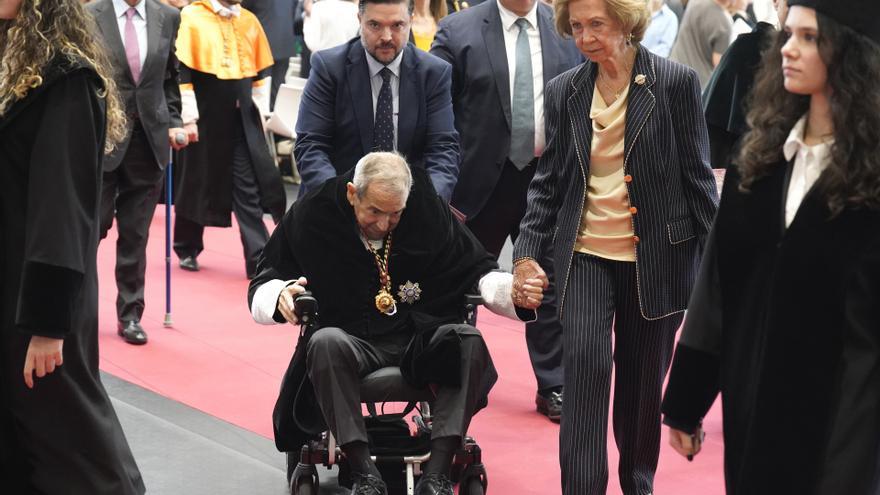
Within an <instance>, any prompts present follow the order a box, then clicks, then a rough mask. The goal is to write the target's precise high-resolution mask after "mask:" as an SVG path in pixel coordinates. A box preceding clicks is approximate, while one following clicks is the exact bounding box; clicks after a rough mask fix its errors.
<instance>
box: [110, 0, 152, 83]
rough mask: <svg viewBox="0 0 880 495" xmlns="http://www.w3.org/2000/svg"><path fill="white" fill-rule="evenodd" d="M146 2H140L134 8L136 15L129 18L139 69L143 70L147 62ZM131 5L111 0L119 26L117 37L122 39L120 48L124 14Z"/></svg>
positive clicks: (123, 32) (118, 0)
mask: <svg viewBox="0 0 880 495" xmlns="http://www.w3.org/2000/svg"><path fill="white" fill-rule="evenodd" d="M146 4H147V2H145V1H144V0H140V2H138V3H137V5H135V6H134V10H136V11H137V15H136V16H134V17H132V18H131V23H132V24H134V31H135V33H136V34H137V40H138V54H139V55H140V58H141V69H142V70H143V68H144V62H145V61H146V60H147V7H146ZM130 7H131V5H129V4H127V3H125V0H113V10H114V11H115V13H116V25H117V26H119V37H120V38H121V39H122V46H123V47H124V46H125V21H126V18H125V13H126V12H127V11H128V9H129V8H130Z"/></svg>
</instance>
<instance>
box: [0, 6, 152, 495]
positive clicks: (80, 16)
mask: <svg viewBox="0 0 880 495" xmlns="http://www.w3.org/2000/svg"><path fill="white" fill-rule="evenodd" d="M93 32H94V31H93V29H92V24H91V21H90V18H89V17H88V16H87V15H86V13H85V12H84V10H83V8H82V6H81V5H80V4H79V2H78V1H77V0H41V1H39V2H38V1H36V0H0V492H3V493H11V494H25V493H26V494H32V493H34V494H36V493H39V494H50V495H51V494H61V493H70V494H77V495H79V494H89V495H95V494H101V495H103V494H106V495H111V494H112V495H120V494H122V495H132V494H142V493H144V485H143V481H142V480H141V475H140V473H139V472H138V469H137V466H136V465H135V462H134V458H133V457H132V455H131V451H130V450H129V448H128V444H127V443H126V440H125V436H124V435H123V433H122V428H121V427H120V425H119V420H118V419H117V417H116V414H115V412H114V411H113V407H112V406H111V404H110V399H109V398H108V397H107V393H106V392H105V390H104V388H103V386H102V385H101V381H100V378H99V375H98V328H97V326H98V322H97V312H98V285H97V283H98V282H97V273H96V270H95V264H96V263H95V261H96V251H97V245H98V209H99V204H100V193H101V159H102V156H103V154H104V152H105V151H106V150H108V149H110V148H112V146H113V145H114V144H115V143H116V142H118V141H119V140H121V138H122V137H123V135H124V132H125V116H124V114H123V112H122V107H121V102H120V100H119V97H118V96H117V94H116V89H115V86H114V85H113V79H112V76H111V75H110V72H109V70H108V69H107V67H109V65H108V64H107V61H106V59H105V56H104V54H103V53H102V51H101V48H100V47H99V45H97V42H96V41H95V40H96V39H97V38H95V37H94V35H93ZM34 375H36V377H35V376H34Z"/></svg>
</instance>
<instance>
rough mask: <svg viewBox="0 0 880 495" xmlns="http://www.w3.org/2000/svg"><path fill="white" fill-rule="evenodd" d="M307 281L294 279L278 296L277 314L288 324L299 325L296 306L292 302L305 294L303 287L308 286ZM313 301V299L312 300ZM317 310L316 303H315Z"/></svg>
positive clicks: (302, 278)
mask: <svg viewBox="0 0 880 495" xmlns="http://www.w3.org/2000/svg"><path fill="white" fill-rule="evenodd" d="M308 283H309V282H308V280H306V278H305V277H300V278H298V279H296V281H295V282H294V283H292V284H290V285H288V286H287V287H285V288H284V289H282V290H281V293H280V294H278V312H279V313H281V316H283V317H284V319H285V320H287V321H288V322H289V323H291V324H293V325H299V324H300V317H299V315H297V312H296V304H295V302H294V300H295V299H296V298H297V297H298V296H299V295H300V294H304V293H305V292H306V289H305V286H306V284H308ZM312 301H314V298H312ZM316 308H317V303H316Z"/></svg>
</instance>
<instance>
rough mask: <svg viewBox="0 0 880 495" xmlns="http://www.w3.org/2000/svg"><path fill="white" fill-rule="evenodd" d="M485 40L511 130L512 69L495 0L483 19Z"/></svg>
mask: <svg viewBox="0 0 880 495" xmlns="http://www.w3.org/2000/svg"><path fill="white" fill-rule="evenodd" d="M483 41H484V42H485V43H486V51H487V52H488V54H489V65H490V66H491V67H492V73H493V74H494V75H495V86H496V87H497V89H498V98H499V99H500V100H501V101H500V102H499V103H501V109H502V110H503V111H504V118H505V120H506V121H507V129H508V130H509V129H510V72H509V70H510V69H509V67H508V65H507V49H506V48H505V47H504V32H503V30H502V26H501V14H499V13H498V5H497V4H496V3H495V2H491V5H490V6H489V12H488V14H487V15H486V17H485V19H484V20H483ZM542 43H543V42H542ZM542 48H543V46H542Z"/></svg>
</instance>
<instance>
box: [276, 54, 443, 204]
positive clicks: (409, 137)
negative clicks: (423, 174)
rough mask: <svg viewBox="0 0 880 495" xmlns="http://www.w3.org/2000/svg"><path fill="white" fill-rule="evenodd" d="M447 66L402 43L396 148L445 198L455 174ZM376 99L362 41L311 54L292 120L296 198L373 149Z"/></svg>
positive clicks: (346, 168) (342, 171) (435, 58)
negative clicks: (297, 182) (297, 177)
mask: <svg viewBox="0 0 880 495" xmlns="http://www.w3.org/2000/svg"><path fill="white" fill-rule="evenodd" d="M451 72H452V68H451V67H450V66H449V64H447V63H446V62H444V61H442V60H440V59H438V58H437V57H434V56H433V55H430V54H428V53H425V52H422V51H421V50H418V49H416V48H415V47H414V46H413V45H412V44H407V46H406V48H404V50H403V60H402V62H401V64H400V102H399V115H398V123H397V150H398V151H399V152H400V153H401V154H403V155H404V156H405V157H406V159H407V161H408V162H409V164H410V165H411V166H414V167H423V168H425V169H426V170H427V171H428V174H429V175H430V176H431V181H432V182H433V183H434V188H435V189H436V190H437V193H438V194H440V196H442V197H443V198H444V199H446V200H449V198H450V197H451V196H452V189H453V188H454V187H455V182H456V180H457V177H458V163H459V147H458V133H457V132H456V131H455V124H454V120H453V116H452V99H451V94H450V86H451V84H452V77H451ZM373 118H374V112H373V96H372V90H371V89H370V74H369V68H368V66H367V54H366V51H365V50H364V47H363V46H362V45H361V41H360V38H354V39H352V40H351V41H349V42H348V43H345V44H343V45H339V46H338V47H334V48H330V49H327V50H322V51H320V52H317V53H315V54H314V55H312V72H311V74H309V81H308V83H307V84H306V88H305V91H304V92H303V96H302V102H301V103H300V107H299V117H298V118H297V121H296V145H295V146H294V149H293V154H294V156H295V158H296V164H297V167H298V168H299V172H300V175H301V176H302V186H301V188H300V196H302V194H303V193H304V191H305V190H310V189H316V188H317V187H318V186H319V185H321V184H322V183H323V182H324V181H326V180H327V179H330V178H333V177H335V176H337V175H340V174H343V173H345V172H347V171H348V170H350V169H351V168H353V167H354V166H355V164H356V163H357V161H358V160H360V158H361V157H363V156H364V155H366V154H367V153H369V152H370V151H372V147H373Z"/></svg>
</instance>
